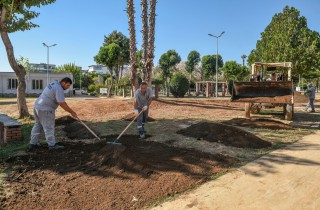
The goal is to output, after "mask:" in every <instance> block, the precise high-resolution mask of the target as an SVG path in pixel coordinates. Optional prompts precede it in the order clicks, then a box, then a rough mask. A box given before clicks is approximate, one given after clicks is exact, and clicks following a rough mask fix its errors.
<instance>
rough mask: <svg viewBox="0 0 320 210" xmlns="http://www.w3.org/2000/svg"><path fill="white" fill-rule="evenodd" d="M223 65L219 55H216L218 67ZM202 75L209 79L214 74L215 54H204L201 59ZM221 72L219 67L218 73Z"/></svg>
mask: <svg viewBox="0 0 320 210" xmlns="http://www.w3.org/2000/svg"><path fill="white" fill-rule="evenodd" d="M222 66H223V60H222V57H221V55H218V67H219V68H220V67H222ZM201 69H202V77H203V79H204V80H208V79H210V77H211V76H213V75H215V74H216V55H205V56H203V57H202V59H201ZM220 72H221V69H219V71H218V73H220Z"/></svg>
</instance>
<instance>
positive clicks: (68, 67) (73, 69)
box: [54, 63, 81, 88]
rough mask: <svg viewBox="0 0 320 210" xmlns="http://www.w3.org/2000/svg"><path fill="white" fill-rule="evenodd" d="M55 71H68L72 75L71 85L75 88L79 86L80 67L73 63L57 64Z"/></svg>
mask: <svg viewBox="0 0 320 210" xmlns="http://www.w3.org/2000/svg"><path fill="white" fill-rule="evenodd" d="M54 71H55V72H66V73H67V72H68V73H72V75H73V84H74V85H73V86H74V87H76V88H79V87H80V74H81V67H79V66H76V65H75V64H74V63H67V64H64V65H62V66H57V67H56V68H55V70H54Z"/></svg>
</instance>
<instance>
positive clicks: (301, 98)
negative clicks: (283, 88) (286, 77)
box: [293, 92, 308, 103]
mask: <svg viewBox="0 0 320 210" xmlns="http://www.w3.org/2000/svg"><path fill="white" fill-rule="evenodd" d="M293 99H294V102H295V103H308V97H307V96H305V95H304V94H303V93H301V92H294V96H293Z"/></svg>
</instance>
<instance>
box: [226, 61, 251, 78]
mask: <svg viewBox="0 0 320 210" xmlns="http://www.w3.org/2000/svg"><path fill="white" fill-rule="evenodd" d="M221 69H222V71H223V76H224V78H225V79H226V80H234V81H244V80H245V77H247V76H248V75H250V71H249V69H248V68H247V67H246V66H241V65H240V64H238V63H237V62H236V61H227V62H226V63H225V64H224V66H223V67H222V68H221Z"/></svg>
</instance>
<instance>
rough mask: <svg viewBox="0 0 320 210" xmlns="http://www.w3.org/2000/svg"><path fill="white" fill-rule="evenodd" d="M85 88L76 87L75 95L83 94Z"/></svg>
mask: <svg viewBox="0 0 320 210" xmlns="http://www.w3.org/2000/svg"><path fill="white" fill-rule="evenodd" d="M84 92H85V91H84V90H80V89H79V88H74V89H73V94H74V95H81V94H84Z"/></svg>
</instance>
